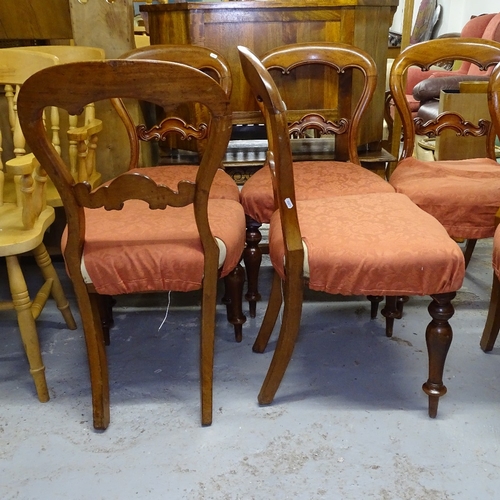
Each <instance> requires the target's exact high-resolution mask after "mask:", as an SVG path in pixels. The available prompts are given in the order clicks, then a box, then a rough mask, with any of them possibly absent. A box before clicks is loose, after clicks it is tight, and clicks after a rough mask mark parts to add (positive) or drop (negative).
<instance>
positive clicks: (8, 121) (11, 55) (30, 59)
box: [0, 49, 59, 202]
mask: <svg viewBox="0 0 500 500" xmlns="http://www.w3.org/2000/svg"><path fill="white" fill-rule="evenodd" d="M58 63H59V60H58V58H57V57H56V56H54V55H50V54H38V53H36V52H29V51H23V50H18V49H0V86H2V87H3V92H0V96H1V97H2V100H1V101H2V102H0V118H1V119H0V192H1V193H2V196H3V197H4V200H5V201H7V202H15V201H16V199H17V200H19V199H20V193H19V190H17V192H16V189H15V186H17V187H19V184H16V183H14V182H11V179H12V175H11V174H10V173H7V174H6V175H5V173H4V165H5V163H6V162H7V161H8V160H10V159H12V158H14V157H19V156H23V155H25V154H26V140H25V137H24V134H23V132H22V130H21V126H20V124H19V119H18V113H17V100H18V93H19V89H20V88H21V85H23V83H24V82H25V81H26V80H27V79H28V78H29V77H30V76H31V75H33V74H34V73H36V72H37V71H40V70H41V69H44V68H48V67H51V66H55V65H57V64H58ZM4 183H5V184H4Z"/></svg>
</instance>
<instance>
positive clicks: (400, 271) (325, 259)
mask: <svg viewBox="0 0 500 500" xmlns="http://www.w3.org/2000/svg"><path fill="white" fill-rule="evenodd" d="M297 212H298V217H299V225H300V229H301V234H302V239H303V243H304V246H305V259H307V262H306V266H305V269H306V270H307V272H308V278H309V288H311V289H312V290H319V291H323V292H328V293H331V294H342V295H392V296H394V295H429V294H435V293H446V292H452V291H456V290H458V289H459V288H460V287H461V285H462V281H463V278H464V274H465V264H464V256H463V253H462V251H461V249H460V248H459V246H458V245H457V244H456V243H455V242H454V241H453V240H452V239H451V238H450V237H449V236H448V234H447V232H446V230H445V229H444V228H443V227H442V226H441V224H439V222H438V221H437V220H436V219H434V217H432V216H431V215H429V214H427V213H426V212H424V211H423V210H420V209H419V208H418V207H417V206H416V205H415V204H414V203H412V202H411V200H410V199H409V198H408V197H406V196H405V195H402V194H396V193H393V194H391V193H379V194H367V195H351V196H343V197H338V198H328V199H326V198H325V199H316V200H303V201H297ZM269 253H270V256H271V261H272V263H273V266H274V267H275V269H276V270H277V271H278V272H279V273H280V275H281V277H282V278H283V279H284V278H285V276H284V246H283V236H282V230H281V221H280V215H279V212H275V213H274V214H273V216H272V218H271V225H270V232H269ZM415 262H418V265H415ZM306 277H307V276H306Z"/></svg>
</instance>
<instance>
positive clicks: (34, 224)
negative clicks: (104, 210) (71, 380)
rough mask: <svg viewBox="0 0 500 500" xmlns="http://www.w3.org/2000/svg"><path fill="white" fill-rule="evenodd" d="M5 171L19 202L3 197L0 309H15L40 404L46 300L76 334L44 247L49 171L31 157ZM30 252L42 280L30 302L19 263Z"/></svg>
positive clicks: (50, 217) (49, 213) (50, 212)
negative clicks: (6, 295) (39, 326)
mask: <svg viewBox="0 0 500 500" xmlns="http://www.w3.org/2000/svg"><path fill="white" fill-rule="evenodd" d="M6 170H7V172H8V173H9V174H11V175H13V176H14V177H15V179H16V184H18V186H19V190H18V196H19V199H18V200H17V202H7V201H3V200H2V199H1V198H0V228H1V230H0V256H1V257H5V260H6V263H7V273H8V279H9V287H10V293H11V296H12V300H11V301H4V302H1V303H0V310H11V309H15V311H16V314H17V321H18V324H19V331H20V333H21V338H22V341H23V345H24V348H25V351H26V355H27V357H28V362H29V366H30V372H31V374H32V376H33V380H34V382H35V387H36V391H37V394H38V399H39V400H40V401H41V402H46V401H48V399H49V391H48V389H47V383H46V380H45V367H44V365H43V361H42V356H41V353H40V345H39V341H38V335H37V330H36V325H35V320H36V319H37V318H38V317H39V316H40V313H41V312H42V310H43V308H44V306H45V304H46V302H47V299H48V298H49V297H50V296H52V297H53V298H54V300H55V301H56V304H57V307H58V308H59V310H60V311H61V313H62V316H63V318H64V321H65V322H66V325H67V327H68V328H70V329H72V330H74V329H76V324H75V320H74V319H73V316H72V314H71V311H70V308H69V303H68V300H67V299H66V297H65V295H64V291H63V288H62V286H61V282H60V280H59V277H58V276H57V273H56V271H55V269H54V267H53V265H52V262H51V259H50V257H49V255H48V253H47V250H46V249H45V246H44V244H43V242H42V240H43V236H44V234H45V231H46V230H47V228H48V227H49V226H50V224H51V223H52V222H53V221H54V209H53V208H52V207H50V206H47V205H46V203H45V193H44V191H45V182H46V180H47V177H46V174H45V172H44V171H43V170H42V169H41V168H40V166H39V164H38V162H36V160H35V159H34V158H33V157H32V156H31V155H28V156H21V157H19V158H15V159H12V160H10V161H8V162H7V164H6ZM2 190H3V171H2V170H1V169H0V193H2ZM26 252H30V253H32V254H33V255H34V258H35V261H36V263H37V264H38V267H39V268H40V270H41V273H42V275H43V277H44V284H43V286H42V287H41V288H40V290H39V291H38V293H37V294H36V297H35V298H34V299H33V300H32V299H31V298H30V294H29V291H28V286H27V284H26V280H25V277H24V274H23V271H22V268H21V265H20V262H19V257H20V256H21V255H22V254H24V253H26Z"/></svg>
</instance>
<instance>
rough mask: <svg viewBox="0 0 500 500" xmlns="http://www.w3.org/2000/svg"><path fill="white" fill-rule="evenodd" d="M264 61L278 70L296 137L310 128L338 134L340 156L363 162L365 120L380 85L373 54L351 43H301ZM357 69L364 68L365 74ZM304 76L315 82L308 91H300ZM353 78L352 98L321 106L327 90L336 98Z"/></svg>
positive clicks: (271, 69)
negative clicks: (360, 139)
mask: <svg viewBox="0 0 500 500" xmlns="http://www.w3.org/2000/svg"><path fill="white" fill-rule="evenodd" d="M260 60H261V62H262V65H263V66H264V67H265V68H266V69H267V70H268V71H269V72H270V73H271V74H272V76H273V79H274V81H275V84H276V87H277V88H278V89H279V92H280V94H281V97H282V98H283V100H284V101H285V102H286V103H287V108H288V111H287V116H288V125H289V132H290V134H291V136H292V137H295V138H298V137H304V136H305V134H306V133H307V131H310V130H314V131H315V134H316V135H320V136H323V135H326V134H329V135H335V158H336V159H339V160H347V159H349V160H350V161H352V162H354V163H359V158H358V152H357V140H358V131H359V123H360V120H361V117H362V115H363V113H364V112H365V111H366V109H367V107H368V105H369V103H370V101H371V99H372V97H373V93H374V91H375V87H376V84H377V70H376V66H375V62H374V61H373V59H372V58H371V57H370V56H369V55H368V54H367V53H366V52H364V51H362V50H361V49H357V48H356V47H353V46H351V45H347V44H342V43H300V44H293V45H286V46H283V47H278V48H276V49H274V50H272V51H270V52H268V53H266V54H265V55H264V56H262V57H261V58H260ZM353 70H355V71H353ZM353 73H359V75H361V78H359V77H358V75H356V74H353ZM302 78H306V79H307V80H308V81H309V91H308V92H307V94H306V95H304V93H303V92H302V93H300V92H297V87H296V86H295V83H296V82H297V81H298V80H299V79H302ZM351 81H352V82H354V84H353V89H354V90H353V94H352V95H351V96H350V98H349V99H345V100H343V101H342V102H337V101H336V100H335V101H332V102H331V108H330V109H317V108H316V107H315V99H316V98H318V97H319V98H320V100H321V102H323V101H327V102H328V99H327V98H324V97H325V96H326V95H329V96H330V97H329V98H330V100H331V99H332V98H333V99H336V96H337V92H335V91H334V89H337V88H338V86H339V85H346V84H347V85H349V83H350V82H351ZM349 88H350V87H349ZM320 89H321V90H320ZM328 89H331V91H329V90H328Z"/></svg>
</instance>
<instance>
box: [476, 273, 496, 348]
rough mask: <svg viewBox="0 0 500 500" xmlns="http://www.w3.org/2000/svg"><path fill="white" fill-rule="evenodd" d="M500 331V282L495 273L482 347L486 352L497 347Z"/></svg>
mask: <svg viewBox="0 0 500 500" xmlns="http://www.w3.org/2000/svg"><path fill="white" fill-rule="evenodd" d="M499 330H500V281H499V280H498V277H497V275H496V274H495V273H493V285H492V287H491V299H490V307H489V309H488V317H487V318H486V324H485V326H484V331H483V335H482V337H481V342H480V344H479V345H480V346H481V349H482V350H483V351H484V352H488V351H491V350H492V349H493V346H494V345H495V341H496V339H497V337H498V331H499Z"/></svg>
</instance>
